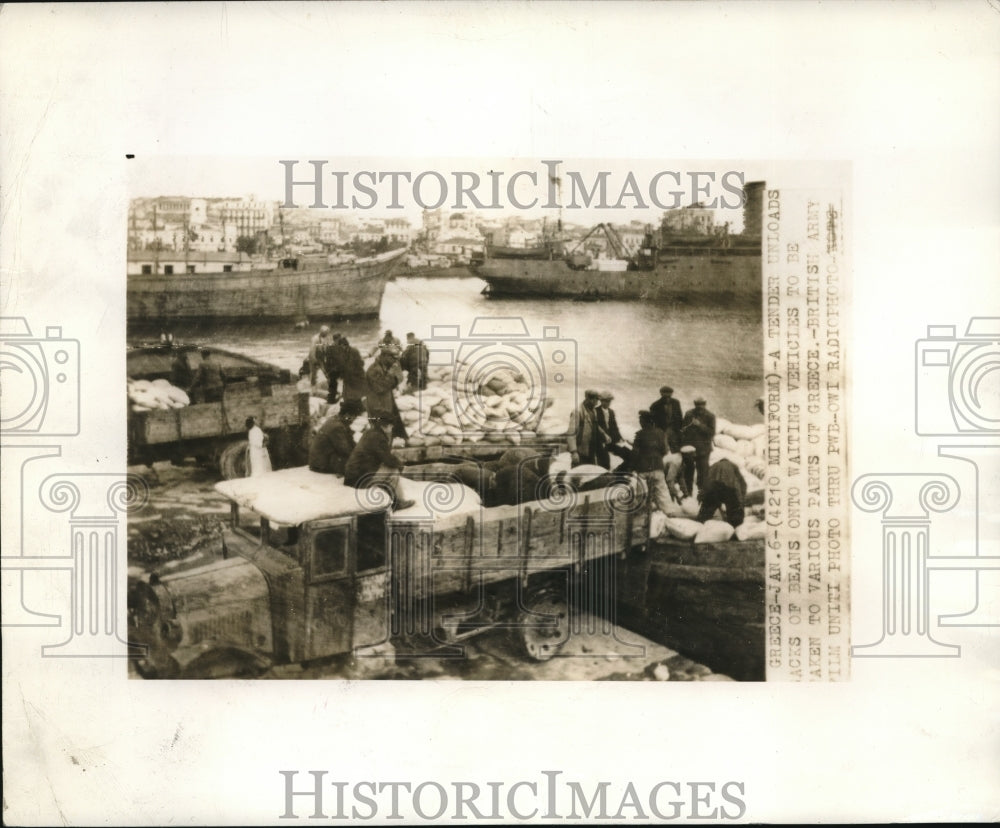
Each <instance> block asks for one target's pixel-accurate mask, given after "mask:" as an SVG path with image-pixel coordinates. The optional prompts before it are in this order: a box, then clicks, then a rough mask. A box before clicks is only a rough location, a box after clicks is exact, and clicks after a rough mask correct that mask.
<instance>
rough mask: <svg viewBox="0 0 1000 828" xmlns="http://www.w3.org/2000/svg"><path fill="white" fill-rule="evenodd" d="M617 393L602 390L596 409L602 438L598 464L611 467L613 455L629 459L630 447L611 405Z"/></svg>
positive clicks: (598, 449)
mask: <svg viewBox="0 0 1000 828" xmlns="http://www.w3.org/2000/svg"><path fill="white" fill-rule="evenodd" d="M614 398H615V395H614V394H612V393H611V392H610V391H602V392H601V393H600V395H599V397H598V399H599V401H600V405H599V406H598V407H597V408H596V409H595V414H596V415H597V426H598V428H599V429H600V435H601V440H600V441H599V443H598V446H597V465H598V466H604V468H606V469H610V468H611V455H612V454H614V455H615V456H616V457H620V458H621V459H622V460H623V461H624V460H627V459H628V456H629V448H628V445H627V443H626V442H625V440H624V439H623V438H622V433H621V430H620V429H619V428H618V416H617V415H616V414H615V410H614V409H613V408H612V407H611V401H612V400H614Z"/></svg>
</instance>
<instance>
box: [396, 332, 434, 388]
mask: <svg viewBox="0 0 1000 828" xmlns="http://www.w3.org/2000/svg"><path fill="white" fill-rule="evenodd" d="M429 362H430V353H429V352H428V350H427V346H426V345H424V343H423V342H421V341H420V340H419V339H417V335H416V334H415V333H413V332H412V331H411V332H410V333H408V334H407V335H406V350H405V351H403V355H402V357H400V360H399V364H400V367H401V368H402V369H403V370H404V371H406V384H407V385H408V386H410V387H411V388H419V389H420V390H423V389H425V388H426V387H427V364H428V363H429Z"/></svg>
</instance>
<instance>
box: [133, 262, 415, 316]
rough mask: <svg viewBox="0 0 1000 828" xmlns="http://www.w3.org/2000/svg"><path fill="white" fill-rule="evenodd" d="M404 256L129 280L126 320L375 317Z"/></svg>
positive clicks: (134, 277)
mask: <svg viewBox="0 0 1000 828" xmlns="http://www.w3.org/2000/svg"><path fill="white" fill-rule="evenodd" d="M402 252H403V251H399V253H397V254H383V255H382V256H377V257H374V258H372V259H367V260H361V261H357V262H352V263H350V264H341V265H334V266H331V267H326V268H315V269H312V268H309V269H303V270H292V269H286V270H250V271H246V272H236V273H196V274H171V275H163V274H142V275H131V276H129V277H128V287H127V290H126V308H127V310H126V314H127V319H128V321H129V322H132V323H144V322H150V323H151V322H164V321H168V320H169V321H182V320H206V319H210V320H219V321H223V320H244V321H245V320H248V319H254V320H260V321H274V320H296V321H297V320H300V319H303V318H306V319H316V320H320V319H331V320H332V319H353V318H360V317H374V316H378V314H379V311H380V309H381V307H382V295H383V294H384V293H385V286H386V284H387V283H388V281H389V280H390V279H391V278H392V275H393V271H394V269H395V268H396V266H397V265H398V264H399V262H400V261H401V254H402Z"/></svg>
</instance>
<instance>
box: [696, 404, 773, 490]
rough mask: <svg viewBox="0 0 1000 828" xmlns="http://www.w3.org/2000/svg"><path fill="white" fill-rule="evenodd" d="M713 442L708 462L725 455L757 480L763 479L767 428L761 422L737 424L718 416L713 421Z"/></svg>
mask: <svg viewBox="0 0 1000 828" xmlns="http://www.w3.org/2000/svg"><path fill="white" fill-rule="evenodd" d="M713 443H714V448H713V450H712V457H711V460H710V461H709V462H710V463H714V462H715V461H716V460H721V459H722V458H723V457H725V458H726V459H727V460H731V461H732V462H733V463H735V464H736V465H737V466H739V467H740V469H741V470H746V471H748V472H750V473H751V474H752V475H754V476H755V477H757V479H758V480H763V479H764V470H765V469H766V467H767V429H766V428H765V426H764V424H763V423H757V424H756V425H752V426H748V425H737V424H735V423H731V422H729V420H725V419H723V418H722V417H719V418H718V419H716V421H715V440H714V441H713Z"/></svg>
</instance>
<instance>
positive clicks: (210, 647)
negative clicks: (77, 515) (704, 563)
mask: <svg viewBox="0 0 1000 828" xmlns="http://www.w3.org/2000/svg"><path fill="white" fill-rule="evenodd" d="M405 482H406V484H407V485H408V486H409V487H410V488H409V492H410V496H415V500H416V503H415V504H414V505H413V506H412V507H410V508H408V509H404V510H401V511H398V512H395V513H390V512H389V511H388V507H389V496H388V495H387V494H386V493H384V492H383V491H382V490H380V489H363V490H358V489H353V488H351V487H348V486H345V485H344V484H343V481H342V480H341V479H340V478H339V477H336V476H334V475H328V474H318V473H316V472H312V471H310V470H309V469H308V468H297V469H284V470H281V471H276V472H272V473H270V474H266V475H261V476H259V477H252V478H243V479H239V480H226V481H222V482H220V483H218V484H216V487H215V488H216V490H217V491H219V492H220V493H221V494H223V495H225V496H226V497H227V499H228V500H229V502H230V520H229V522H228V525H226V526H223V527H221V530H220V531H221V543H220V545H219V555H218V557H217V558H216V559H215V560H213V561H212V562H210V563H208V564H206V565H202V566H199V567H196V568H194V569H187V570H183V571H177V572H174V573H171V574H169V575H161V576H156V575H152V576H150V577H149V579H148V580H147V581H141V582H140V583H139V584H138V585H136V587H134V589H133V590H132V592H131V593H130V596H129V619H130V640H132V641H133V642H134V643H137V644H146V645H147V646H148V647H149V648H150V654H149V656H148V658H147V659H146V660H145V662H144V663H143V664H140V672H142V673H143V674H144V675H150V676H157V677H168V676H169V677H182V678H185V677H200V676H203V675H207V674H210V675H216V674H226V675H232V674H233V672H234V669H233V668H234V667H235V668H236V669H235V673H236V674H237V675H254V674H255V673H257V672H260V671H261V670H264V669H266V668H267V667H268V666H269V665H272V664H284V663H303V662H310V661H315V660H318V659H325V658H329V657H332V656H338V655H344V654H350V653H355V654H356V653H357V652H358V651H359V650H363V649H365V648H378V647H379V646H380V645H385V644H389V643H391V644H392V645H393V646H394V647H395V646H396V645H397V644H399V645H401V646H403V647H404V648H409V647H411V646H415V647H416V648H417V649H421V648H422V653H421V654H429V653H430V652H436V651H439V650H440V648H442V647H451V648H452V650H451V651H452V654H456V655H457V654H460V653H461V649H460V646H456V642H459V641H461V640H462V639H464V638H468V637H471V636H472V635H475V634H478V633H479V632H482V631H483V630H485V629H488V628H491V627H494V626H497V625H498V624H499V625H503V626H507V627H508V628H510V629H516V630H518V631H519V632H518V634H519V636H520V640H521V642H522V644H523V651H524V653H525V655H527V656H528V657H530V658H533V659H537V660H544V659H545V658H549V657H551V656H552V655H554V654H555V653H556V652H557V651H558V648H559V646H561V644H562V643H563V642H564V641H565V639H566V637H567V636H568V634H569V632H568V626H567V624H568V623H569V620H570V619H569V615H568V612H569V611H568V610H567V608H566V604H567V602H568V601H569V596H570V595H571V594H572V595H575V596H577V599H578V600H582V601H584V602H585V603H586V604H587V605H588V607H589V608H590V610H594V609H595V608H598V607H606V606H607V600H608V599H607V591H608V589H611V590H613V589H614V573H613V559H614V558H615V557H624V555H625V554H626V552H627V551H628V550H629V549H630V548H631V547H632V546H635V545H641V544H643V543H644V542H645V541H646V539H647V537H648V534H647V522H646V521H645V519H644V515H645V511H644V509H643V508H642V505H643V504H642V500H641V499H638V500H633V501H631V502H632V503H633V504H635V505H636V508H620V504H621V503H622V502H624V501H622V499H621V497H620V496H619V494H620V493H615V491H614V490H613V489H612V488H609V489H601V490H597V491H594V492H589V493H587V494H586V495H583V496H581V497H580V498H569V499H567V500H566V501H565V502H563V503H557V502H555V501H553V502H541V501H538V502H528V503H524V504H520V505H517V506H496V507H491V508H487V507H484V506H482V504H481V502H480V500H479V497H478V495H476V494H475V492H474V491H473V490H472V489H470V488H468V487H466V486H463V485H462V484H461V483H457V482H448V481H426V480H420V481H418V480H413V479H407V480H406V481H405ZM585 583H586V584H587V585H586V586H585ZM386 649H388V648H386ZM407 651H408V652H410V653H411V654H413V653H414V652H415V650H413V649H407Z"/></svg>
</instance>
